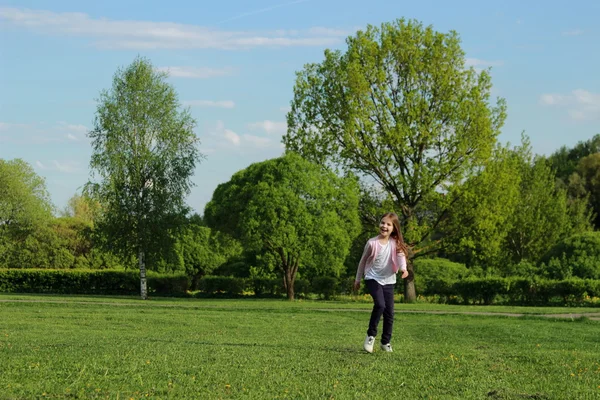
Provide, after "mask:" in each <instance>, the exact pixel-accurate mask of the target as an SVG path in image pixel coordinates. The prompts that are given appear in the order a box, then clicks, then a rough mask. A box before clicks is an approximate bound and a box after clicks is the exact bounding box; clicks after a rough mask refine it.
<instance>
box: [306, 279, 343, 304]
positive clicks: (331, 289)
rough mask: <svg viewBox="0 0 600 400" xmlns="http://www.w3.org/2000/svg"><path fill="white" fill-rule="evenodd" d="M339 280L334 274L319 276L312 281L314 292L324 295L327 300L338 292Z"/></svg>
mask: <svg viewBox="0 0 600 400" xmlns="http://www.w3.org/2000/svg"><path fill="white" fill-rule="evenodd" d="M337 288H338V280H337V278H334V277H332V276H319V277H316V278H314V279H313V281H312V292H313V293H315V294H318V295H320V296H322V297H323V298H324V299H325V300H329V299H331V298H332V297H333V296H335V295H336V294H337V293H338V290H337Z"/></svg>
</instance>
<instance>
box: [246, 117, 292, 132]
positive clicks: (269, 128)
mask: <svg viewBox="0 0 600 400" xmlns="http://www.w3.org/2000/svg"><path fill="white" fill-rule="evenodd" d="M248 128H249V129H251V130H262V131H265V132H266V133H267V134H270V135H271V134H281V135H283V134H284V133H285V132H286V131H287V123H285V122H277V121H269V120H265V121H260V122H252V123H250V124H248Z"/></svg>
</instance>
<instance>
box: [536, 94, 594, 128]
mask: <svg viewBox="0 0 600 400" xmlns="http://www.w3.org/2000/svg"><path fill="white" fill-rule="evenodd" d="M540 103H541V104H543V105H545V106H554V107H562V108H566V109H567V113H568V115H569V116H570V117H571V119H574V120H580V121H583V120H596V119H600V94H598V93H592V92H589V91H587V90H584V89H576V90H573V91H572V92H571V93H569V94H556V93H547V94H542V95H541V96H540Z"/></svg>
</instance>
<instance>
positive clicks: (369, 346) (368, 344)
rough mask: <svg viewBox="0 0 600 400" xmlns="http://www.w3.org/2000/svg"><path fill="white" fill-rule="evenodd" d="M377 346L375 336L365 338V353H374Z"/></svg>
mask: <svg viewBox="0 0 600 400" xmlns="http://www.w3.org/2000/svg"><path fill="white" fill-rule="evenodd" d="M374 344H375V337H374V336H367V337H366V338H365V344H364V346H363V347H364V348H365V351H366V352H367V353H372V352H373V345H374Z"/></svg>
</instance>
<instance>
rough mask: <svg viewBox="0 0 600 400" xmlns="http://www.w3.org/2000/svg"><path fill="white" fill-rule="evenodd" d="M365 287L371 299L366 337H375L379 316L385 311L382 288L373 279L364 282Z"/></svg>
mask: <svg viewBox="0 0 600 400" xmlns="http://www.w3.org/2000/svg"><path fill="white" fill-rule="evenodd" d="M365 285H366V286H367V289H368V290H369V294H370V295H371V297H372V298H373V311H371V319H370V320H369V329H368V330H367V336H377V325H379V319H381V315H382V314H383V311H384V310H385V298H384V295H383V286H381V285H380V284H379V283H377V281H375V280H373V279H367V280H365Z"/></svg>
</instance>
